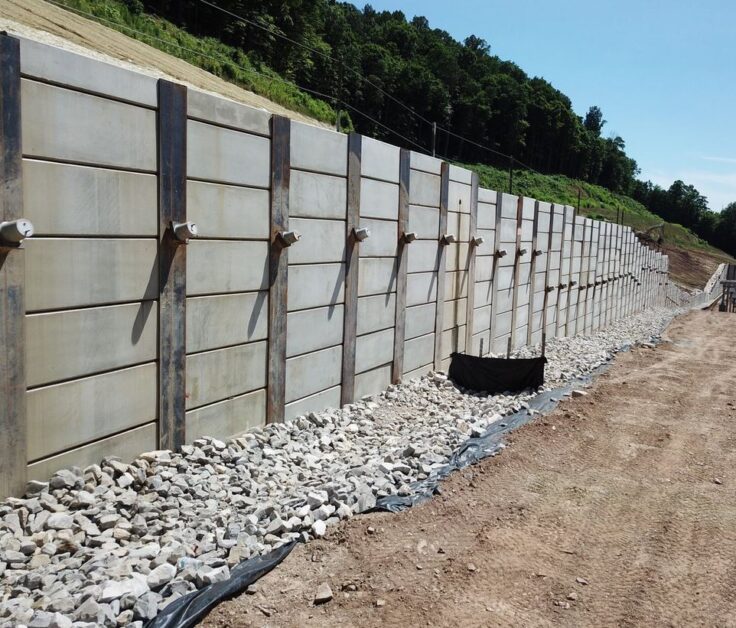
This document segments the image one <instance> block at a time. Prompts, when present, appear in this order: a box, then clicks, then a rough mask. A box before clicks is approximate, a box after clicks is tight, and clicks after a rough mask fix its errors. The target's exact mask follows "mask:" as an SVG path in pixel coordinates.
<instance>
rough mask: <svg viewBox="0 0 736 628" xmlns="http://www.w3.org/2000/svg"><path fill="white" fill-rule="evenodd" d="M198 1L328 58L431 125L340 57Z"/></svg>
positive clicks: (210, 4) (203, 0) (215, 6)
mask: <svg viewBox="0 0 736 628" xmlns="http://www.w3.org/2000/svg"><path fill="white" fill-rule="evenodd" d="M199 2H200V3H201V4H204V5H206V6H208V7H211V8H213V9H216V10H217V11H220V12H221V13H225V14H226V15H229V16H230V17H233V18H235V19H236V20H239V21H241V22H244V23H245V24H250V25H251V26H255V27H256V28H260V29H261V30H264V31H266V32H267V33H269V34H271V35H274V36H275V37H280V38H281V39H283V40H285V41H288V42H290V43H292V44H294V45H295V46H299V47H300V48H303V49H304V50H308V51H310V52H313V53H314V54H316V55H319V56H321V57H323V58H325V59H328V60H329V61H332V62H333V63H337V64H339V65H341V66H342V67H343V68H345V69H346V70H347V71H348V72H350V73H351V74H354V75H355V76H357V77H359V78H360V79H362V80H363V81H365V82H366V83H367V84H368V85H370V86H371V87H373V88H374V89H377V90H378V91H379V92H380V93H381V94H383V95H384V96H386V97H387V98H390V99H391V100H393V101H394V102H395V103H396V104H397V105H399V106H401V107H403V108H404V109H406V110H407V111H409V112H410V113H411V114H412V115H414V116H416V117H417V118H419V119H420V120H422V122H426V123H427V124H429V125H430V126H431V125H432V122H431V121H429V120H427V118H425V117H424V116H423V115H421V114H419V113H417V112H416V111H415V110H414V109H412V108H411V107H410V106H409V105H407V104H406V103H404V102H402V101H401V100H399V99H398V98H396V97H395V96H394V95H393V94H391V93H389V92H387V91H386V90H384V89H383V88H382V87H381V86H380V85H376V84H375V83H374V82H373V81H371V80H370V79H368V78H366V77H365V76H363V74H361V73H360V72H358V71H357V70H356V69H354V68H352V67H351V66H349V65H348V64H347V63H345V62H344V61H341V60H340V59H336V58H335V57H333V56H332V55H331V54H329V53H327V52H323V51H322V50H319V49H317V48H313V47H312V46H308V45H307V44H305V43H302V42H300V41H297V40H295V39H291V38H290V37H288V36H287V35H284V33H282V32H280V31H278V30H274V29H272V28H269V27H268V26H264V25H263V24H259V23H258V22H256V21H254V20H249V19H248V18H245V17H243V16H242V15H238V14H237V13H234V12H233V11H229V10H228V9H224V8H222V7H220V6H218V5H216V4H215V3H214V2H210V1H209V0H199Z"/></svg>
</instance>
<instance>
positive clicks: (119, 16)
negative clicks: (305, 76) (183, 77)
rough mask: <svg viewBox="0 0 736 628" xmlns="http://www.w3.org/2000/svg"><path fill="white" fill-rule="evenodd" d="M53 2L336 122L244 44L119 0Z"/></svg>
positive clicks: (329, 112)
mask: <svg viewBox="0 0 736 628" xmlns="http://www.w3.org/2000/svg"><path fill="white" fill-rule="evenodd" d="M54 2H55V3H56V4H59V5H63V6H66V7H68V8H70V9H78V10H79V11H80V12H84V13H85V14H91V15H94V16H95V17H97V18H99V20H100V22H101V23H102V24H104V25H105V26H108V27H110V28H114V29H115V30H118V31H120V32H121V33H123V34H124V35H127V36H128V37H132V38H133V39H138V40H140V41H142V42H143V43H145V44H148V45H149V46H152V47H153V48H158V49H159V50H161V51H162V52H165V53H167V54H170V55H171V56H173V57H177V58H179V59H182V60H184V61H187V62H189V63H191V64H192V65H195V66H197V67H199V68H202V69H203V70H206V71H207V72H210V73H212V74H214V75H215V76H219V77H220V78H222V79H224V80H226V81H229V82H231V83H234V84H236V85H238V86H239V87H242V88H244V89H248V90H250V91H252V92H255V93H256V94H259V95H261V96H264V97H265V98H268V99H269V100H272V101H273V102H275V103H278V104H279V105H282V106H284V107H287V108H289V109H291V110H292V111H298V112H299V113H303V114H305V115H308V116H311V117H312V118H315V119H316V120H319V121H321V122H328V123H330V124H334V122H335V116H336V114H335V110H334V109H333V108H332V107H331V106H330V105H329V104H328V103H326V102H324V101H323V100H319V99H317V98H314V97H312V96H310V95H309V94H307V93H306V92H303V91H301V90H300V89H299V88H298V87H297V86H296V85H294V84H293V83H291V82H289V81H285V80H283V79H282V78H281V76H279V75H278V74H277V73H276V72H274V71H273V70H271V69H270V68H268V67H265V66H261V65H256V64H254V63H252V62H251V60H250V59H249V58H248V56H247V55H246V54H245V53H244V52H243V51H242V50H239V49H237V48H234V47H232V46H228V45H226V44H223V43H222V42H221V41H220V40H218V39H215V38H214V37H195V36H194V35H190V34H189V33H187V32H186V31H185V30H183V29H181V28H179V27H177V26H174V25H173V24H172V23H171V22H168V21H166V20H163V19H161V18H159V17H156V16H153V15H150V14H147V13H132V12H131V11H129V10H128V8H127V7H126V6H125V5H124V4H123V3H122V2H120V1H119V0H54ZM83 17H88V16H87V15H83Z"/></svg>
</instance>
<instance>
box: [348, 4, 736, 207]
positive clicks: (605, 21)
mask: <svg viewBox="0 0 736 628" xmlns="http://www.w3.org/2000/svg"><path fill="white" fill-rule="evenodd" d="M354 3H355V4H356V5H357V6H360V7H362V6H364V5H365V3H364V2H357V1H354ZM370 4H371V5H372V6H373V8H374V9H377V10H401V11H403V12H404V13H405V14H406V15H407V16H408V17H409V18H411V17H413V16H414V15H424V16H426V17H427V18H428V19H429V22H430V25H431V26H432V27H433V28H441V29H443V30H446V31H448V32H449V33H450V34H451V35H452V36H453V37H455V38H456V39H459V40H463V39H464V38H465V37H467V36H468V35H470V34H474V35H477V36H479V37H482V38H483V39H485V40H486V41H488V43H489V44H490V45H491V52H492V53H493V54H496V55H498V56H500V57H501V58H503V59H509V60H511V61H514V62H515V63H517V64H518V65H519V66H521V68H522V69H523V70H524V71H525V72H526V73H527V74H529V75H531V76H542V77H544V78H545V79H547V80H548V81H550V82H551V83H552V84H553V85H554V86H555V87H557V88H558V89H560V90H561V91H562V92H564V93H565V94H567V95H568V96H569V97H570V98H571V100H572V103H573V107H574V108H575V111H576V112H577V113H578V114H580V115H583V114H584V113H585V112H586V111H587V110H588V107H590V106H591V105H598V106H599V107H600V108H601V109H602V110H603V116H604V118H605V119H606V120H607V121H608V123H607V124H606V126H605V127H604V129H603V134H604V135H610V134H616V135H620V136H621V137H623V138H624V140H625V141H626V150H627V153H628V154H629V155H630V156H631V157H633V158H634V159H636V160H637V162H638V163H639V167H640V168H641V171H642V172H641V178H644V179H650V180H652V181H653V182H655V183H658V184H660V185H662V186H665V187H669V185H670V184H671V183H672V181H674V180H675V179H682V180H684V181H685V182H686V183H691V184H692V185H694V186H695V187H696V188H698V190H700V192H701V193H702V194H705V195H706V196H707V197H708V200H709V203H710V207H711V209H714V210H716V211H719V210H720V209H721V208H722V207H723V206H724V205H726V204H728V203H730V202H732V201H736V123H735V122H734V120H735V118H736V0H701V1H700V2H695V1H694V0H638V1H634V0H615V1H613V0H607V1H603V0H586V1H584V0H555V1H554V2H552V1H546V0H455V1H454V2H451V1H448V0H373V1H372V2H370Z"/></svg>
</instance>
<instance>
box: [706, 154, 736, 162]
mask: <svg viewBox="0 0 736 628" xmlns="http://www.w3.org/2000/svg"><path fill="white" fill-rule="evenodd" d="M701 159H704V160H705V161H715V162H716V163H719V164H736V157H713V156H710V155H704V156H703V157H701Z"/></svg>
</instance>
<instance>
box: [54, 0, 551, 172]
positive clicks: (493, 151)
mask: <svg viewBox="0 0 736 628" xmlns="http://www.w3.org/2000/svg"><path fill="white" fill-rule="evenodd" d="M47 1H48V2H49V3H50V4H53V5H54V6H57V7H59V8H61V9H65V10H68V11H72V12H74V13H77V14H79V15H83V16H85V17H89V18H91V19H93V20H95V21H98V22H103V23H106V24H109V25H111V26H113V27H115V28H116V29H121V30H125V31H128V32H130V33H135V34H136V35H139V36H140V37H144V38H148V39H150V40H153V41H157V42H160V43H161V44H163V45H165V46H170V47H172V48H175V49H178V50H181V51H184V52H189V53H191V54H194V55H197V56H199V57H201V58H203V59H209V60H210V61H214V62H215V63H226V64H229V65H231V66H232V67H235V68H238V69H240V70H242V71H244V72H250V73H252V74H254V75H257V76H260V77H262V78H263V79H266V80H268V81H272V82H273V81H275V82H280V83H283V84H284V85H289V86H291V87H295V88H297V89H299V90H302V91H304V92H307V93H309V94H312V95H314V96H317V97H319V98H323V99H325V100H327V101H331V102H335V103H339V104H340V105H342V106H344V107H345V108H347V109H349V110H351V111H353V112H355V113H357V114H358V115H360V116H363V117H364V118H365V119H367V120H369V121H371V122H372V123H373V124H376V125H378V126H380V127H381V128H382V129H384V130H385V131H387V132H389V133H391V134H393V135H395V136H396V137H398V138H400V139H402V140H404V141H405V142H407V143H408V144H411V145H412V146H414V147H415V148H417V149H419V150H420V151H421V152H423V153H425V154H429V152H430V151H429V150H427V148H426V147H424V146H422V145H421V144H419V143H418V142H417V141H415V140H413V139H411V138H409V137H407V136H406V135H404V134H403V133H401V132H399V131H397V130H396V129H394V128H392V127H390V126H389V125H387V124H385V123H383V122H381V121H380V120H377V119H376V118H374V117H373V116H371V115H370V114H368V113H366V112H365V111H362V110H361V109H359V108H357V107H355V106H354V105H352V104H350V103H348V102H346V101H345V100H343V99H342V98H340V97H338V96H332V95H330V94H325V93H323V92H320V91H318V90H315V89H312V88H310V87H306V86H304V85H300V84H298V83H296V82H294V81H289V80H287V79H285V78H283V77H281V76H279V75H269V74H266V73H264V72H260V71H258V70H256V69H255V68H252V67H248V66H243V65H240V64H238V63H236V62H235V61H232V60H231V59H227V58H221V57H215V56H213V55H210V54H207V53H204V52H201V51H199V50H194V49H193V48H188V47H187V46H182V45H181V44H177V43H174V42H171V41H168V40H165V39H162V38H161V37H157V36H156V35H152V34H150V33H145V32H143V31H140V30H137V29H135V28H133V27H131V26H128V25H127V24H121V23H119V22H115V21H113V20H109V19H107V18H104V17H101V16H98V15H95V14H94V13H90V12H88V11H83V10H82V9H78V8H76V7H72V6H69V5H66V4H64V2H63V1H58V0H47ZM199 2H200V3H202V4H204V5H206V6H209V7H211V8H213V9H216V10H218V11H221V12H222V13H224V14H226V15H228V16H230V17H232V18H234V19H236V20H239V21H241V22H244V23H246V24H250V25H252V26H254V27H256V28H259V29H261V30H264V31H266V32H268V33H270V34H272V35H274V36H276V37H279V38H281V39H283V40H285V41H289V42H291V43H293V44H294V45H296V46H299V47H301V48H303V49H305V50H308V51H310V52H313V53H314V54H317V55H320V56H321V57H323V58H326V59H328V60H330V61H333V62H334V63H337V64H340V65H341V66H343V67H344V68H346V69H347V70H348V71H349V72H351V73H352V74H355V75H356V76H358V77H360V78H361V79H362V80H363V81H365V82H366V83H367V84H368V85H370V86H372V87H374V88H375V89H376V90H378V91H379V92H380V93H381V94H383V95H385V96H387V97H388V98H389V99H391V100H392V101H394V102H395V103H397V104H398V105H400V106H401V107H403V108H404V109H406V110H407V111H408V112H409V113H411V114H412V115H413V116H415V117H417V118H418V119H419V120H421V121H423V122H426V123H427V124H430V125H432V124H433V123H432V122H430V121H429V120H428V119H427V118H425V117H424V116H422V115H421V114H419V113H417V112H416V111H415V110H414V109H413V108H412V107H410V106H409V105H407V104H406V103H404V102H402V101H401V100H399V99H398V98H396V97H395V96H393V95H392V94H390V93H389V92H387V91H385V90H384V89H383V88H381V87H380V86H379V85H376V84H375V83H374V82H373V81H371V80H369V79H368V78H366V77H365V76H363V75H362V74H361V73H360V72H358V71H357V70H355V69H353V68H351V67H350V66H348V65H346V64H345V63H344V62H342V61H340V60H338V59H335V57H333V56H332V55H330V54H328V53H325V52H323V51H321V50H318V49H317V48H313V47H311V46H308V45H306V44H304V43H302V42H299V41H296V40H294V39H291V38H290V37H288V36H286V35H284V34H283V33H281V32H280V31H277V30H273V29H270V28H268V27H267V26H264V25H262V24H258V23H257V22H255V21H254V20H250V19H248V18H245V17H243V16H241V15H238V14H236V13H234V12H232V11H229V10H228V9H224V8H222V7H220V6H218V5H216V4H214V3H212V2H210V1H209V0H199ZM436 129H437V130H439V131H443V132H444V133H446V134H447V135H449V136H451V137H454V138H456V139H458V140H461V141H463V142H466V143H468V144H470V145H472V146H475V147H477V148H480V149H482V150H485V151H487V152H489V153H491V154H494V155H497V156H499V157H503V158H505V159H509V160H511V168H513V164H514V162H515V163H516V164H518V165H519V166H521V167H523V168H526V169H527V170H530V171H532V172H535V173H537V174H541V173H540V172H539V171H538V170H536V169H534V168H532V167H531V166H528V165H527V164H525V163H524V162H522V161H520V160H519V159H516V158H515V157H513V156H512V155H508V154H506V153H504V152H502V151H499V150H496V149H495V148H491V147H490V146H486V145H484V144H481V143H479V142H476V141H475V140H471V139H469V138H467V137H465V136H463V135H460V134H458V133H455V132H454V131H450V130H449V129H446V128H444V127H442V126H440V125H436Z"/></svg>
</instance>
